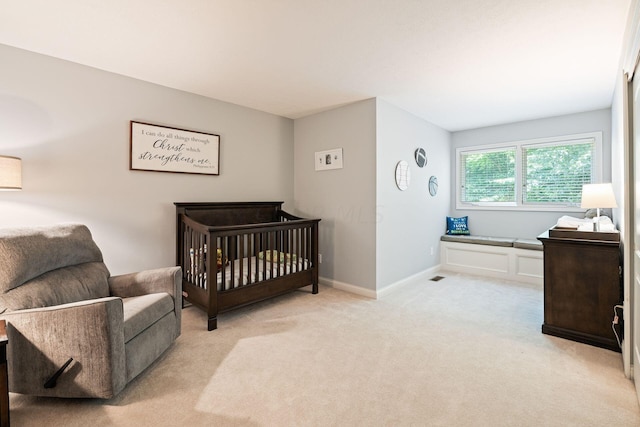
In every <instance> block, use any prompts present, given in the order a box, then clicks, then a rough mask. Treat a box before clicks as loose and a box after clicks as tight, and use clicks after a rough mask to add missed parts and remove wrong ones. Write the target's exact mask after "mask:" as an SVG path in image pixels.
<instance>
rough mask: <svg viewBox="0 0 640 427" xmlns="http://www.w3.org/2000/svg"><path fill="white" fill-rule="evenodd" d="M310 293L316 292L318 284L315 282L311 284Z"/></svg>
mask: <svg viewBox="0 0 640 427" xmlns="http://www.w3.org/2000/svg"><path fill="white" fill-rule="evenodd" d="M311 293H312V294H317V293H318V284H317V283H314V284H313V285H312V286H311Z"/></svg>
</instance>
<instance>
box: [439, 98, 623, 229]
mask: <svg viewBox="0 0 640 427" xmlns="http://www.w3.org/2000/svg"><path fill="white" fill-rule="evenodd" d="M594 131H602V137H603V138H602V139H603V140H602V154H603V159H602V161H603V169H602V170H603V181H604V182H611V109H603V110H597V111H590V112H585V113H579V114H570V115H566V116H558V117H551V118H546V119H539V120H529V121H525V122H518V123H510V124H507V125H501V126H491V127H486V128H480V129H473V130H467V131H461V132H454V133H453V134H452V140H451V141H452V144H451V169H450V178H451V182H452V183H454V185H455V173H456V167H455V162H456V156H455V152H456V148H458V147H470V146H475V145H486V144H493V143H500V142H511V141H520V140H527V139H535V138H545V137H554V136H561V135H570V134H577V133H585V132H594ZM451 193H452V196H451V216H465V215H468V216H469V228H470V229H471V232H472V233H473V234H477V235H487V236H503V237H522V238H531V239H533V238H535V237H536V236H538V235H539V234H540V233H542V232H543V231H545V230H546V229H548V228H549V227H552V226H553V225H554V224H555V223H556V221H557V219H558V218H560V217H561V216H563V215H571V216H580V215H581V213H578V212H573V213H571V212H561V211H559V212H535V211H526V212H525V211H498V210H470V209H468V210H458V209H456V200H455V189H454V188H452V189H451Z"/></svg>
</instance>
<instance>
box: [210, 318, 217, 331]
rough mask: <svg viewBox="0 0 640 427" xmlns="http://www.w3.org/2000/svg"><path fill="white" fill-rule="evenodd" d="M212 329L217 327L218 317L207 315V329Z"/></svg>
mask: <svg viewBox="0 0 640 427" xmlns="http://www.w3.org/2000/svg"><path fill="white" fill-rule="evenodd" d="M214 329H218V318H217V317H216V316H213V317H209V320H208V321H207V330H208V331H213V330H214Z"/></svg>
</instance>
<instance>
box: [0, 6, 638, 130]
mask: <svg viewBox="0 0 640 427" xmlns="http://www.w3.org/2000/svg"><path fill="white" fill-rule="evenodd" d="M630 2H631V0H110V1H104V0H59V1H51V0H20V1H15V0H12V1H9V0H0V10H1V12H0V43H1V44H6V45H9V46H15V47H18V48H22V49H26V50H30V51H34V52H38V53H42V54H46V55H50V56H54V57H58V58H62V59H66V60H69V61H73V62H77V63H80V64H85V65H88V66H91V67H95V68H99V69H102V70H107V71H111V72H114V73H118V74H122V75H126V76H130V77H134V78H137V79H141V80H145V81H149V82H153V83H157V84H159V85H163V86H167V87H171V88H175V89H180V90H183V91H187V92H192V93H196V94H200V95H203V96H207V97H210V98H214V99H218V100H222V101H226V102H231V103H234V104H239V105H243V106H246V107H250V108H255V109H258V110H261V111H266V112H270V113H273V114H277V115H280V116H284V117H289V118H294V119H295V118H299V117H303V116H305V115H309V114H312V113H316V112H319V111H323V110H327V109H331V108H334V107H337V106H340V105H344V104H348V103H351V102H355V101H359V100H362V99H367V98H372V97H380V98H382V99H384V100H386V101H388V102H390V103H391V104H394V105H396V106H398V107H400V108H403V109H405V110H407V111H409V112H411V113H413V114H415V115H417V116H419V117H422V118H424V119H425V120H428V121H429V122H432V123H434V124H436V125H438V126H440V127H442V128H444V129H447V130H449V131H458V130H464V129H472V128H478V127H484V126H489V125H495V124H503V123H510V122H515V121H521V120H529V119H536V118H541V117H549V116H556V115H562V114H569V113H576V112H582V111H589V110H595V109H600V108H608V107H610V105H611V98H612V94H613V90H614V86H615V81H616V77H617V73H618V70H619V57H620V52H621V48H622V42H623V36H624V29H625V25H626V21H627V14H628V10H629V5H630ZM2 66H5V64H3V65H2Z"/></svg>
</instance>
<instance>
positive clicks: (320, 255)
mask: <svg viewBox="0 0 640 427" xmlns="http://www.w3.org/2000/svg"><path fill="white" fill-rule="evenodd" d="M318 262H319V263H320V264H322V254H318Z"/></svg>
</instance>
